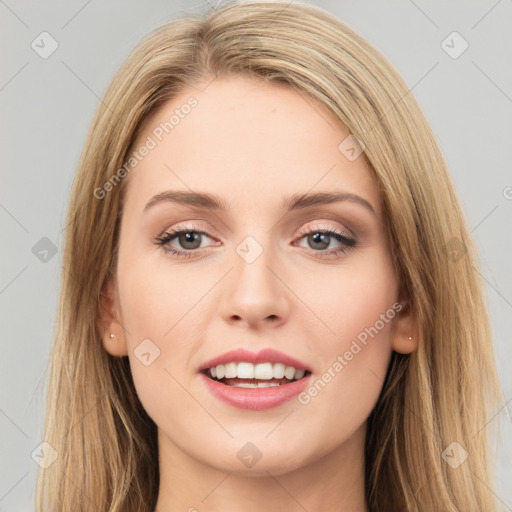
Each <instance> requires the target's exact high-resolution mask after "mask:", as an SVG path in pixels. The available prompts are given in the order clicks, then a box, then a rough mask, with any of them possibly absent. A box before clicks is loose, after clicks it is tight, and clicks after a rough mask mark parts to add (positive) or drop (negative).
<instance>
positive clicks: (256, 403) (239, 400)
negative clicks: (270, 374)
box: [200, 373, 311, 411]
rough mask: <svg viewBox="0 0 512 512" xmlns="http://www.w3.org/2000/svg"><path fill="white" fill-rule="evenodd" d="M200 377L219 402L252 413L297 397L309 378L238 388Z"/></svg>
mask: <svg viewBox="0 0 512 512" xmlns="http://www.w3.org/2000/svg"><path fill="white" fill-rule="evenodd" d="M200 375H201V378H202V379H203V381H204V383H205V385H206V387H207V388H208V389H209V390H210V392H211V393H212V395H214V396H215V397H217V398H218V399H219V400H221V401H223V402H224V403H227V404H229V405H232V406H234V407H238V408H240V409H252V410H254V411H263V410H265V409H271V408H272V407H277V406H278V405H281V404H283V403H284V402H286V401H288V400H290V399H292V398H293V397H294V396H297V395H298V394H299V393H301V392H302V391H304V389H305V388H306V386H307V383H308V381H309V377H310V376H311V375H309V376H307V377H303V378H302V379H299V380H296V381H294V382H291V383H290V384H282V385H280V386H271V387H268V388H238V387H236V386H227V385H226V384H222V383H221V382H218V381H216V380H213V379H210V378H208V377H207V376H206V375H204V374H202V373H201V374H200Z"/></svg>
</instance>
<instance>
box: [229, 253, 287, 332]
mask: <svg viewBox="0 0 512 512" xmlns="http://www.w3.org/2000/svg"><path fill="white" fill-rule="evenodd" d="M241 254H242V253H241ZM282 274H283V272H282V270H281V266H280V265H279V263H278V261H277V259H276V257H275V254H274V253H273V252H272V251H271V250H270V249H267V248H265V249H264V250H263V252H262V253H261V254H260V255H259V256H258V257H257V258H256V259H255V260H254V261H251V260H250V259H249V260H246V259H244V258H243V257H241V256H240V255H239V254H235V255H234V268H233V270H232V271H231V272H230V273H229V275H228V276H227V279H228V281H227V282H226V287H225V290H224V295H223V298H224V300H223V304H222V314H223V316H224V318H225V320H226V321H227V322H228V323H231V324H238V325H240V324H244V325H247V326H249V327H252V328H259V327H263V326H264V325H272V326H273V327H277V326H279V325H281V324H283V323H285V322H286V321H287V319H288V316H289V309H290V297H289V294H290V291H289V288H288V287H287V286H286V284H285V281H286V278H285V276H284V275H282Z"/></svg>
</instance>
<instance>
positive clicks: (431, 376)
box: [37, 1, 500, 512]
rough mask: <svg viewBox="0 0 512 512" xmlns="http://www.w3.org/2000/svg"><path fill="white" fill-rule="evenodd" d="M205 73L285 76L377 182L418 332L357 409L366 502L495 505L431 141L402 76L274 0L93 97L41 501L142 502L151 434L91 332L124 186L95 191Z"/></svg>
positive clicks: (161, 52) (123, 375) (471, 273)
mask: <svg viewBox="0 0 512 512" xmlns="http://www.w3.org/2000/svg"><path fill="white" fill-rule="evenodd" d="M220 74H223V75H225V74H226V75H227V74H239V75H244V76H248V77H251V78H255V77H257V78H260V79H262V80H265V81H267V82H271V83H279V84H286V85H288V86H289V87H291V88H293V89H294V90H296V91H299V92H300V93H305V94H306V95H307V97H309V98H311V99H314V100H316V101H317V102H319V103H320V104H322V105H324V106H325V107H326V108H327V109H329V111H331V112H332V113H333V114H334V115H335V116H336V117H337V118H338V119H339V121H340V123H342V124H343V125H344V126H345V127H346V128H347V129H348V131H349V132H350V133H351V134H352V135H354V136H355V137H356V139H357V140H358V141H360V142H361V143H362V144H364V147H365V148H366V149H365V151H364V158H366V159H367V162H368V163H369V165H370V167H371V170H372V173H373V176H374V179H375V180H376V182H377V184H378V186H379V188H380V190H381V194H382V199H383V204H384V209H385V215H386V220H387V225H388V229H389V236H390V240H391V246H392V251H393V256H394V261H395V263H396V268H397V273H398V276H399V280H400V296H401V300H403V301H405V303H407V304H409V305H410V307H412V308H413V309H414V311H415V314H416V318H417V321H418V324H419V334H420V336H419V347H418V350H417V351H416V352H414V353H412V354H411V355H409V356H404V355H400V354H398V353H395V352H394V353H393V355H392V359H391V363H390V367H389V370H388V374H387V377H386V380H385V382H384V385H383V389H382V393H381V396H380V397H379V400H378V403H377V405H376V407H375V409H374V410H373V412H372V413H371V415H370V417H369V418H368V433H367V440H366V447H365V464H366V478H365V492H366V499H367V502H368V505H369V507H370V510H371V511H386V512H390V511H411V512H413V511H414V512H427V511H428V512H437V511H441V510H442V511H443V512H458V511H460V510H464V512H472V511H475V512H476V511H479V512H481V511H486V512H492V511H494V510H496V505H495V502H494V497H493V492H492V488H493V483H492V478H491V476H490V473H491V471H490V462H489V451H490V450H489V440H488V428H486V425H487V422H488V421H489V412H490V410H491V409H490V408H491V407H493V406H494V405H495V404H496V403H497V401H498V399H499V398H500V395H499V389H500V388H499V383H498V381H497V376H496V370H495V363H494V356H493V349H492V337H491V331H490V325H489V319H488V314H487V311H486V302H485V295H484V288H483V285H482V282H481V279H480V277H479V275H478V271H477V268H478V257H477V252H476V248H475V245H474V242H473V241H472V239H471V237H470V230H469V229H468V225H467V223H466V220H465V217H464V215H463V213H462V210H461V207H460V204H459V201H458V199H457V197H456V194H455V192H454V186H453V184H452V182H451V180H450V177H449V175H448V173H447V169H446V165H445V162H444V160H443V157H442V155H441V152H440V149H439V147H438V145H437V142H436V140H435V138H434V136H433V134H432V131H431V129H430V127H429V125H428V123H427V121H426V119H425V117H424V115H423V114H422V112H421V110H420V108H419V106H418V104H417V102H416V100H415V99H414V97H413V95H412V94H411V93H410V91H409V89H408V87H407V85H406V84H405V83H404V81H403V80H402V79H401V78H400V76H399V75H398V74H397V73H396V71H395V70H394V69H393V68H392V66H391V65H390V64H389V63H388V62H387V61H386V60H385V58H383V57H382V55H381V54H379V53H378V52H377V51H376V50H375V49H374V48H373V47H372V46H371V45H370V44H369V43H368V42H367V41H365V40H364V39H363V38H362V37H360V36H359V35H358V34H356V33H355V32H354V31H353V30H351V29H350V28H349V27H347V26H346V25H345V24H344V23H342V22H340V21H339V20H338V19H336V18H335V17H334V16H332V15H330V14H328V13H327V12H325V11H323V10H321V9H319V8H316V7H313V6H309V5H306V4H300V3H296V2H294V3H291V4H287V3H284V2H279V1H278V2H266V1H256V2H231V3H228V4H226V5H225V6H223V7H222V8H220V9H219V10H217V11H212V12H209V13H207V14H206V15H204V16H197V17H192V16H191V17H189V18H184V19H180V20H177V21H173V22H170V23H167V24H165V25H164V26H162V27H160V28H158V29H157V30H155V31H154V32H153V33H152V34H150V35H149V36H148V37H147V38H146V39H145V40H144V41H143V42H142V43H141V44H140V45H138V46H137V48H135V50H134V51H133V53H132V54H131V55H130V57H129V58H128V59H127V60H126V62H125V63H124V64H123V66H122V67H121V69H120V70H119V71H118V72H117V74H116V75H115V77H114V79H113V80H112V82H111V84H110V86H109V87H108V89H107V91H106V93H105V95H104V97H103V99H102V101H101V103H100V104H99V106H98V109H97V112H96V114H95V117H94V120H93V122H92V126H91V128H90V131H89V135H88V137H87V140H86V142H85V146H84V149H83V153H82V156H81V159H80V162H79V165H78V170H77V173H76V178H75V181H74V184H73V189H72V193H71V197H70V201H69V210H68V217H67V223H68V224H67V229H66V232H65V248H64V254H63V272H62V284H61V286H62V287H61V292H60V304H59V310H58V322H57V328H56V333H55V340H54V345H53V351H52V358H51V374H50V381H49V388H48V402H47V416H46V424H45V433H44V440H45V441H46V442H48V443H49V444H50V445H51V446H52V447H53V448H54V449H55V450H56V452H57V454H58V457H57V459H56V460H55V462H54V463H53V464H52V465H51V466H50V467H48V468H47V469H41V470H40V473H39V478H38V491H37V507H38V510H39V511H40V512H46V511H52V512H57V511H66V512H67V511H70V510H73V511H75V512H79V511H91V512H92V511H94V512H97V511H111V512H113V511H123V512H128V511H134V512H135V511H137V512H141V511H152V510H153V509H154V506H155V503H156V498H157V493H158V486H159V472H158V446H157V438H156V433H157V430H156V426H155V424H154V423H153V422H152V420H151V419H150V418H149V416H148V415H147V414H146V412H145V410H144V408H143V407H142V405H141V403H140V401H139V399H138V397H137V393H136V391H135V388H134V385H133V381H132V377H131V372H130V366H129V362H128V358H126V357H125V358H116V357H112V356H111V355H109V354H108V353H107V352H106V351H105V349H104V348H103V345H102V342H101V338H102V336H103V335H104V333H103V332H101V330H100V328H99V324H98V319H99V316H100V308H101V305H100V296H101V292H102V290H103V287H104V284H105V283H106V281H107V280H108V278H109V276H111V275H112V273H113V272H115V267H116V259H117V247H118V242H119V240H118V237H119V229H118V228H119V220H120V217H121V214H122V206H123V196H124V191H125V188H126V182H127V180H126V179H124V180H120V181H119V183H116V184H115V186H113V187H111V188H112V190H110V191H109V192H108V193H107V194H105V195H104V197H103V198H102V199H98V197H97V194H96V195H95V193H94V191H95V190H97V189H99V188H101V187H103V186H104V184H105V183H106V182H107V181H109V179H111V177H112V176H113V175H115V174H116V173H117V172H118V170H119V169H120V168H121V167H122V166H123V164H124V163H125V161H126V158H127V156H128V155H129V151H130V149H131V146H132V144H133V143H134V140H135V138H136V136H137V134H138V133H140V131H141V129H142V127H143V126H144V125H145V123H146V122H147V120H148V118H149V116H150V115H151V114H152V113H154V112H155V111H156V109H158V108H159V107H160V106H161V105H162V104H163V103H164V102H166V101H168V100H170V99H171V98H173V97H174V96H175V95H176V94H178V93H180V92H182V91H183V90H184V89H185V88H186V87H187V86H190V85H196V84H198V83H206V81H209V80H212V79H214V77H216V76H219V75H220ZM192 115H193V114H192ZM340 142H341V141H340ZM454 442H456V443H458V446H456V445H452V443H454ZM450 445H451V450H453V449H454V446H455V448H456V449H457V450H461V449H463V450H465V451H466V452H467V453H468V458H467V460H465V461H464V462H463V463H462V464H460V465H459V466H458V467H452V465H450V464H448V463H447V462H446V456H445V455H446V452H445V450H446V449H447V448H448V449H449V450H450ZM459 446H460V447H461V448H459ZM443 452H445V453H444V454H443ZM448 453H453V452H449V451H448ZM458 453H459V454H460V453H464V452H458ZM459 458H460V457H459Z"/></svg>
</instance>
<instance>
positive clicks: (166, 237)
mask: <svg viewBox="0 0 512 512" xmlns="http://www.w3.org/2000/svg"><path fill="white" fill-rule="evenodd" d="M183 233H197V234H199V235H205V236H207V237H208V238H212V237H210V236H209V235H208V233H205V232H204V231H201V230H198V229H193V228H184V229H174V228H170V229H169V230H167V231H165V232H164V233H162V234H161V235H159V236H157V237H156V238H155V241H154V243H155V244H156V245H157V246H158V247H161V248H162V249H163V250H164V251H165V252H166V253H169V254H172V255H173V256H176V257H180V256H182V257H184V258H191V257H193V256H195V255H196V254H197V253H198V252H201V249H195V250H190V251H185V250H177V249H174V248H173V247H171V246H170V245H168V244H169V243H170V242H171V240H173V239H174V238H176V237H177V236H179V235H181V234H183ZM299 234H300V235H301V236H300V238H299V240H302V238H304V237H305V236H307V235H311V234H323V235H329V236H331V237H334V238H335V239H336V240H337V241H338V242H340V243H341V244H342V246H341V247H339V248H337V249H331V250H330V251H327V252H324V251H325V249H324V250H321V251H315V250H313V249H310V251H313V252H314V253H319V254H318V256H319V257H320V258H325V257H331V256H337V255H339V254H342V253H345V252H347V251H348V250H350V249H352V248H354V247H355V246H356V240H355V238H351V237H348V236H347V235H345V234H344V233H342V232H341V231H337V230H335V229H332V230H331V229H317V228H313V229H311V228H310V229H306V230H303V231H300V233H299Z"/></svg>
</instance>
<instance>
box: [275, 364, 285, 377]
mask: <svg viewBox="0 0 512 512" xmlns="http://www.w3.org/2000/svg"><path fill="white" fill-rule="evenodd" d="M284 369H285V366H284V364H282V363H276V364H275V365H274V378H275V379H282V378H283V377H284Z"/></svg>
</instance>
